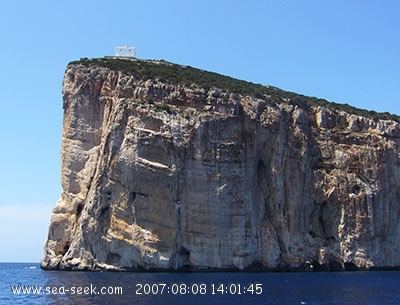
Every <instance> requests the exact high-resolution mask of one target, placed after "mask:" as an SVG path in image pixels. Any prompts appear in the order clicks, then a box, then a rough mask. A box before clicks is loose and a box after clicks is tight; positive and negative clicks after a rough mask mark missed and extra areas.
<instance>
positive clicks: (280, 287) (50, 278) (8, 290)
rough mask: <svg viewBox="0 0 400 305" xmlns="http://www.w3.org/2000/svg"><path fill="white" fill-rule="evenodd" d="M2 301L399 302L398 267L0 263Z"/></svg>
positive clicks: (189, 304)
mask: <svg viewBox="0 0 400 305" xmlns="http://www.w3.org/2000/svg"><path fill="white" fill-rule="evenodd" d="M0 283H1V290H0V304H79V305H86V304H113V305H116V304H185V305H196V304H206V305H210V304H301V305H306V304H346V305H349V304H363V305H365V304H379V305H382V304H400V271H369V272H314V273H134V272H127V273H118V272H72V271H43V270H41V269H40V267H39V264H37V263H0Z"/></svg>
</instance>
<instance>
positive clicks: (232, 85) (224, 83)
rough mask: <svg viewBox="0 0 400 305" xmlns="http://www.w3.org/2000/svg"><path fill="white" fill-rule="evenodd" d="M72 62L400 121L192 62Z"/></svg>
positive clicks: (117, 59) (162, 80)
mask: <svg viewBox="0 0 400 305" xmlns="http://www.w3.org/2000/svg"><path fill="white" fill-rule="evenodd" d="M71 64H81V65H84V66H86V67H89V66H100V67H104V68H108V69H110V70H113V71H118V72H122V73H126V74H129V75H133V76H134V77H136V78H138V79H143V80H148V79H158V80H159V81H161V82H166V83H171V84H182V85H184V86H188V85H190V86H193V84H196V85H197V86H199V87H201V88H205V89H211V88H219V89H222V90H226V91H228V92H233V93H237V94H240V95H248V96H253V97H255V98H259V99H263V100H265V101H268V102H275V103H283V102H286V103H290V104H293V105H297V106H299V107H302V108H303V109H306V108H307V107H308V106H326V107H329V108H331V109H332V110H335V111H338V112H339V111H346V112H348V113H352V114H356V115H360V116H365V117H369V118H372V119H375V120H379V119H384V120H394V121H397V122H400V117H399V116H397V115H394V114H390V113H388V112H385V113H377V112H375V111H368V110H364V109H358V108H355V107H353V106H350V105H348V104H338V103H334V102H328V101H326V100H324V99H319V98H316V97H308V96H304V95H302V94H297V93H293V92H289V91H284V90H281V89H279V88H276V87H273V86H263V85H260V84H254V83H251V82H247V81H243V80H239V79H235V78H233V77H229V76H224V75H221V74H218V73H214V72H209V71H205V70H200V69H196V68H193V67H190V66H182V65H178V64H172V63H168V62H166V61H163V60H161V61H150V60H125V59H119V58H94V59H88V58H81V60H79V61H75V62H71Z"/></svg>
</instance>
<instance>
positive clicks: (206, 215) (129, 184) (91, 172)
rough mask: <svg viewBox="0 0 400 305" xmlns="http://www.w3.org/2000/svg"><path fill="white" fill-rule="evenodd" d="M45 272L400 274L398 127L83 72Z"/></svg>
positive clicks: (74, 96)
mask: <svg viewBox="0 0 400 305" xmlns="http://www.w3.org/2000/svg"><path fill="white" fill-rule="evenodd" d="M63 99H64V105H63V107H64V122H63V135H62V169H61V180H62V194H61V197H60V199H59V201H58V202H57V204H56V206H55V207H54V210H53V214H52V216H51V223H50V227H49V234H48V239H47V241H46V244H45V249H44V254H43V259H42V262H41V266H42V268H44V269H72V270H142V269H181V268H191V269H210V268H212V269H246V268H258V269H260V268H261V269H287V268H289V269H296V268H300V269H306V268H313V267H314V268H328V269H342V268H353V267H354V268H372V267H394V266H400V255H399V252H398V251H399V248H400V222H399V216H400V205H399V202H400V196H399V185H400V183H399V179H400V176H399V167H400V157H399V141H400V138H399V137H400V127H399V124H398V123H397V122H395V121H384V120H373V119H371V118H367V117H361V116H356V115H354V114H350V113H346V112H339V111H336V110H332V109H329V107H300V106H294V105H291V104H290V103H286V102H282V103H270V102H268V100H265V99H263V100H262V99H257V98H255V97H250V96H242V95H239V94H235V93H233V92H227V91H224V90H221V89H217V88H209V89H206V88H201V87H199V86H196V85H192V86H185V85H182V84H169V83H166V82H161V81H159V80H156V79H151V80H146V79H142V78H138V77H135V76H134V75H130V74H125V73H122V72H116V71H112V70H109V69H107V68H104V67H96V66H89V67H88V66H84V65H81V64H79V63H72V64H70V65H69V66H68V67H67V70H66V73H65V78H64V82H63Z"/></svg>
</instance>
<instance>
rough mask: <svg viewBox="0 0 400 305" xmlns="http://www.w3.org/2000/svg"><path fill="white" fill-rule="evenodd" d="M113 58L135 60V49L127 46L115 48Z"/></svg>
mask: <svg viewBox="0 0 400 305" xmlns="http://www.w3.org/2000/svg"><path fill="white" fill-rule="evenodd" d="M115 56H119V57H133V58H136V48H135V47H130V46H128V45H126V46H124V47H115Z"/></svg>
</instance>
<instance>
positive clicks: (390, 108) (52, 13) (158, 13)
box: [0, 0, 400, 262]
mask: <svg viewBox="0 0 400 305" xmlns="http://www.w3.org/2000/svg"><path fill="white" fill-rule="evenodd" d="M399 29H400V1H397V0H379V1H378V0H335V1H322V0H301V1H300V0H292V1H288V0H258V1H256V0H247V1H236V0H229V1H228V0H218V1H215V0H203V1H183V0H181V1H179V0H169V1H165V0H163V1H161V0H156V1H151V0H149V1H136V0H130V1H128V0H119V1H105V0H96V1H92V0H89V1H85V0H79V1H76V0H69V1H49V0H36V1H30V0H23V1H18V0H2V1H1V3H0V37H1V44H2V47H1V48H0V65H1V69H0V103H1V108H0V137H1V138H0V139H1V142H0V143H1V149H0V169H1V174H0V188H1V189H0V191H1V196H0V243H1V245H2V246H1V251H0V262H39V261H40V259H41V256H42V250H43V244H44V241H45V239H46V236H47V228H48V224H49V220H50V215H51V211H52V208H53V206H54V205H55V203H56V201H57V199H58V197H59V195H60V192H61V186H60V149H61V131H62V116H63V109H62V94H61V84H62V78H63V74H64V71H65V68H66V66H67V64H68V62H70V61H73V60H78V59H80V58H82V57H88V58H93V57H103V56H105V55H113V54H114V47H116V46H124V45H130V46H135V47H136V49H137V57H138V58H142V59H164V60H167V61H171V62H174V63H178V64H184V65H190V66H193V67H197V68H200V69H205V70H209V71H213V72H217V73H221V74H225V75H229V76H232V77H235V78H239V79H243V80H247V81H251V82H253V83H260V84H265V85H267V84H268V85H273V86H276V87H279V88H281V89H284V90H288V91H292V92H297V93H301V94H304V95H309V96H316V97H319V98H324V99H327V100H329V101H334V102H338V103H348V104H350V105H352V106H355V107H359V108H363V109H368V110H375V111H378V112H390V113H395V114H400V111H399V108H398V103H399V100H400V90H399V84H400V35H399Z"/></svg>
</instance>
